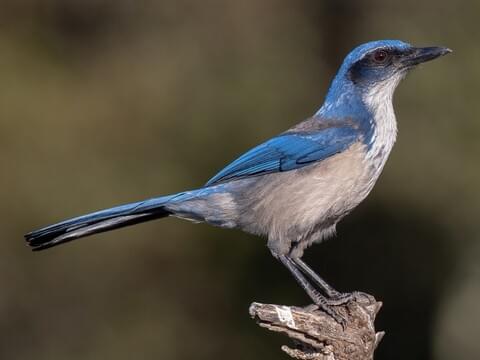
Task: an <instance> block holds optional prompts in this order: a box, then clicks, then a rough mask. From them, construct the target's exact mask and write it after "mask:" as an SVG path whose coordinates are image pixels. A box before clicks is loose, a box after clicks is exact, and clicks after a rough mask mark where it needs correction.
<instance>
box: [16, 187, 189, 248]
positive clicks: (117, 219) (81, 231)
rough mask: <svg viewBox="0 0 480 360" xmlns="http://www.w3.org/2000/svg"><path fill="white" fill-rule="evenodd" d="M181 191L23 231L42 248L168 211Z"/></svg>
mask: <svg viewBox="0 0 480 360" xmlns="http://www.w3.org/2000/svg"><path fill="white" fill-rule="evenodd" d="M180 195H183V194H177V195H173V196H165V197H160V198H155V199H150V200H146V201H141V202H137V203H132V204H127V205H122V206H117V207H114V208H111V209H107V210H102V211H97V212H94V213H91V214H87V215H83V216H80V217H77V218H73V219H70V220H66V221H62V222H60V223H57V224H54V225H50V226H47V227H45V228H42V229H39V230H36V231H32V232H30V233H28V234H26V235H25V239H26V241H27V243H28V244H29V245H30V246H31V247H32V248H33V250H43V249H47V248H49V247H52V246H55V245H59V244H62V243H65V242H68V241H72V240H75V239H79V238H82V237H85V236H88V235H92V234H97V233H101V232H104V231H109V230H113V229H118V228H121V227H124V226H129V225H133V224H138V223H141V222H145V221H149V220H153V219H158V218H162V217H166V216H169V215H171V212H170V211H169V210H167V209H166V207H165V206H166V204H167V203H168V202H170V201H171V200H172V199H174V198H176V197H178V196H180Z"/></svg>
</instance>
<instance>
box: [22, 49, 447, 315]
mask: <svg viewBox="0 0 480 360" xmlns="http://www.w3.org/2000/svg"><path fill="white" fill-rule="evenodd" d="M450 52H451V50H450V49H449V48H446V47H436V46H434V47H414V46H413V45H410V44H409V43H406V42H404V41H401V40H377V41H371V42H367V43H364V44H361V45H359V46H357V47H355V48H354V49H353V50H352V51H351V52H350V53H349V54H348V55H347V56H346V57H345V59H344V61H343V63H342V64H341V66H340V68H339V70H338V72H337V73H336V75H335V77H334V78H333V80H332V82H331V84H330V87H329V89H328V91H327V94H326V96H325V100H324V103H323V105H322V106H321V107H320V109H319V110H318V111H317V112H316V113H314V115H313V116H311V117H309V118H307V119H306V120H304V121H303V122H300V123H298V124H297V125H295V126H293V127H291V128H290V129H288V130H286V131H284V132H283V133H280V134H279V135H277V136H274V137H272V138H271V139H269V140H267V141H265V142H263V143H261V144H260V145H258V146H256V147H253V148H252V149H251V150H249V151H247V152H246V153H244V154H243V155H241V156H240V157H238V158H237V159H236V160H234V161H233V162H231V163H230V164H229V165H227V166H226V167H225V168H223V169H222V170H221V171H220V172H218V173H217V174H216V175H215V176H213V177H212V178H211V179H210V180H209V181H208V182H207V183H206V184H205V185H204V186H202V187H199V188H197V189H194V190H189V191H183V192H179V193H177V194H173V195H166V196H160V197H155V198H151V199H147V200H144V201H139V202H134V203H130V204H126V205H120V206H116V207H112V208H109V209H106V210H101V211H97V212H93V213H90V214H87V215H83V216H79V217H75V218H72V219H69V220H65V221H62V222H59V223H57V224H53V225H50V226H47V227H44V228H41V229H39V230H35V231H32V232H30V233H28V234H26V235H25V239H26V241H27V243H28V244H29V245H30V246H31V247H32V248H33V250H43V249H47V248H50V247H53V246H56V245H59V244H63V243H66V242H69V241H72V240H75V239H78V238H82V237H86V236H89V235H92V234H97V233H101V232H105V231H109V230H113V229H117V228H121V227H124V226H129V225H134V224H138V223H143V222H146V221H150V220H154V219H160V218H165V217H170V216H173V217H177V218H182V219H186V220H190V221H193V222H204V223H208V224H211V225H214V226H217V227H222V228H236V229H240V230H243V231H245V232H247V233H250V234H255V235H259V236H263V237H266V238H267V246H268V248H269V250H270V252H271V254H272V255H273V256H274V257H275V258H276V259H278V260H279V261H280V263H282V264H283V265H284V266H285V267H286V268H287V269H288V270H289V271H290V272H291V274H292V275H293V277H294V278H295V280H296V281H297V282H298V283H299V285H300V286H301V287H302V288H303V290H304V291H305V292H306V294H307V295H308V296H309V297H310V299H311V300H312V301H313V303H314V304H316V305H317V307H318V308H319V309H321V310H323V311H324V312H325V313H327V314H328V315H330V316H331V317H333V318H334V319H335V320H336V321H337V322H339V323H343V321H344V319H343V318H342V317H341V316H340V315H339V314H338V312H336V311H335V309H334V307H335V306H338V305H341V304H344V303H346V302H348V301H350V300H352V296H353V295H354V293H353V292H350V293H348V292H345V293H342V292H339V291H337V290H336V289H335V288H334V287H332V286H331V285H329V284H328V283H327V282H326V281H325V280H324V279H323V278H322V277H320V276H319V275H318V274H317V273H316V272H315V271H314V270H313V269H312V268H311V267H310V266H309V265H307V264H306V263H305V262H304V261H303V260H302V255H303V253H304V251H305V249H307V248H308V247H309V246H311V245H312V244H314V243H319V242H322V241H323V240H325V239H327V238H329V237H331V236H332V235H334V234H335V229H336V225H337V223H338V222H339V221H340V220H341V219H342V218H344V217H345V216H346V215H347V214H349V213H350V212H351V211H352V210H353V209H354V208H355V207H356V206H357V205H359V204H360V203H361V202H362V201H363V200H364V199H365V198H366V197H367V195H368V194H369V193H370V191H371V190H372V188H373V186H374V185H375V183H376V181H377V179H378V177H379V175H380V173H381V172H382V170H383V168H384V165H385V163H386V161H387V158H388V156H389V154H390V152H391V150H392V147H393V145H394V143H395V140H396V137H397V122H396V118H395V113H394V108H393V102H392V98H393V94H394V91H395V89H396V87H397V85H398V84H399V82H400V81H401V80H402V79H403V78H404V77H405V76H406V74H407V73H408V72H409V71H410V70H412V69H413V68H415V67H416V66H417V65H419V64H421V63H424V62H427V61H429V60H433V59H436V58H438V57H440V56H443V55H446V54H448V53H450Z"/></svg>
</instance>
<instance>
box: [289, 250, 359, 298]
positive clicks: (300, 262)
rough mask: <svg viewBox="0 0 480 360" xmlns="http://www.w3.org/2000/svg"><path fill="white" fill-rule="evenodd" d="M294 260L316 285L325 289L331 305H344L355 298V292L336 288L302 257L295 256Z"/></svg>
mask: <svg viewBox="0 0 480 360" xmlns="http://www.w3.org/2000/svg"><path fill="white" fill-rule="evenodd" d="M292 261H293V262H294V263H295V265H296V266H298V267H299V268H300V269H301V270H302V271H303V273H304V274H305V275H307V276H308V277H309V278H310V279H311V280H312V281H313V282H314V283H315V284H316V285H318V286H319V287H320V288H321V289H322V290H323V291H325V293H326V294H327V296H328V299H326V301H327V303H328V304H329V305H334V306H335V305H343V304H346V303H347V302H349V301H350V300H353V299H354V297H355V293H341V292H339V291H337V290H335V289H334V288H333V287H332V286H331V285H329V284H328V283H327V282H326V281H325V280H323V279H322V278H321V277H320V275H318V274H317V273H316V272H315V271H314V270H313V269H312V268H311V267H310V266H308V265H307V264H306V263H305V262H304V261H303V260H302V259H300V258H293V259H292Z"/></svg>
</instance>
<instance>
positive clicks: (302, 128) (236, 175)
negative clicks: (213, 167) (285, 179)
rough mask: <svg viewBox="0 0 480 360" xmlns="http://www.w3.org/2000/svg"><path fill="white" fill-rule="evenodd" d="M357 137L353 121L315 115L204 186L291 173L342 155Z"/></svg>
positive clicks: (246, 156) (257, 148)
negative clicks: (286, 172) (339, 154)
mask: <svg viewBox="0 0 480 360" xmlns="http://www.w3.org/2000/svg"><path fill="white" fill-rule="evenodd" d="M360 138H361V132H360V127H359V126H358V125H357V124H356V123H355V122H354V121H353V120H352V119H349V118H342V119H326V118H322V117H320V116H314V117H311V118H308V119H306V120H304V121H302V122H301V123H299V124H297V125H295V126H293V127H292V128H290V129H288V130H287V131H285V132H283V133H281V134H280V135H278V136H275V137H273V138H271V139H270V140H267V141H265V142H264V143H262V144H260V145H258V146H256V147H254V148H252V149H251V150H249V151H247V152H246V153H244V154H243V155H242V156H240V157H239V158H237V159H236V160H234V161H233V162H232V163H230V164H229V165H227V166H226V167H225V168H224V169H223V170H221V171H220V172H219V173H218V174H217V175H215V176H214V177H213V178H211V179H210V180H209V181H208V182H207V184H206V186H211V185H215V184H219V183H223V182H227V181H232V180H238V179H242V178H246V177H252V176H258V175H263V174H268V173H274V172H282V171H289V170H294V169H297V168H300V167H303V166H306V165H309V164H311V163H313V162H316V161H321V160H323V159H326V158H328V157H330V156H332V155H334V154H337V153H339V152H342V151H344V150H345V149H347V148H348V147H349V146H351V145H352V144H353V143H355V142H357V141H359V140H360Z"/></svg>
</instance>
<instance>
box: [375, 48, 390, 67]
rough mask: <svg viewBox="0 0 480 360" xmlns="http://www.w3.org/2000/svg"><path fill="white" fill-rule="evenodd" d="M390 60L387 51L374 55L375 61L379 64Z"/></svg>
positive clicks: (380, 51)
mask: <svg viewBox="0 0 480 360" xmlns="http://www.w3.org/2000/svg"><path fill="white" fill-rule="evenodd" d="M387 59H388V54H387V52H386V51H385V50H377V51H375V52H374V53H373V61H375V62H376V63H377V64H383V63H385V61H387Z"/></svg>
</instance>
